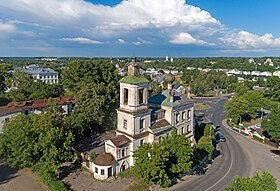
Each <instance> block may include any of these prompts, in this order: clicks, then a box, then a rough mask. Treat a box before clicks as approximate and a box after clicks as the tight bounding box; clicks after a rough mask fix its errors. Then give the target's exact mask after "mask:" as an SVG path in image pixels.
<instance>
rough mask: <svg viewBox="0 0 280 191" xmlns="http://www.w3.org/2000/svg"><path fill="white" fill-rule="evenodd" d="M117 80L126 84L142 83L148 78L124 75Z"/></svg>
mask: <svg viewBox="0 0 280 191" xmlns="http://www.w3.org/2000/svg"><path fill="white" fill-rule="evenodd" d="M119 82H120V83H126V84H143V83H149V80H148V79H146V78H145V77H144V76H125V77H123V78H122V79H121V80H120V81H119Z"/></svg>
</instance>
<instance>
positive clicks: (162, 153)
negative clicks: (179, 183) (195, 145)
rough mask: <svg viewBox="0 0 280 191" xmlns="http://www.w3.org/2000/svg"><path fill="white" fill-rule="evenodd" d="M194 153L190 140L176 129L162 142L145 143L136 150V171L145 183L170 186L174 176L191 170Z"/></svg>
mask: <svg viewBox="0 0 280 191" xmlns="http://www.w3.org/2000/svg"><path fill="white" fill-rule="evenodd" d="M192 155H193V151H192V148H191V144H190V141H189V140H187V139H186V137H185V136H183V135H178V134H176V132H175V131H174V132H172V134H171V135H169V136H167V137H165V138H162V139H161V141H160V142H158V143H153V144H147V143H145V144H143V145H141V146H140V147H139V148H138V149H137V150H136V151H135V153H134V157H135V159H136V162H135V166H134V173H135V175H136V176H137V177H138V178H139V179H140V180H142V181H143V182H145V183H150V182H154V183H156V184H158V185H159V186H161V187H168V186H170V185H171V184H172V183H173V178H174V177H176V176H178V175H179V174H180V173H183V172H187V171H189V170H190V168H191V165H192Z"/></svg>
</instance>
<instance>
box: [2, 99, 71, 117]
mask: <svg viewBox="0 0 280 191" xmlns="http://www.w3.org/2000/svg"><path fill="white" fill-rule="evenodd" d="M52 99H54V100H57V101H58V105H66V104H68V103H70V102H73V101H75V100H76V99H75V98H74V97H71V96H68V97H58V98H52ZM47 106H48V99H40V100H31V101H21V102H10V103H9V104H8V105H6V106H2V107H0V116H4V115H8V114H12V113H18V112H21V111H23V110H27V109H42V108H45V107H47Z"/></svg>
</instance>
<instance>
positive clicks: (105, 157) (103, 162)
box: [94, 153, 116, 166]
mask: <svg viewBox="0 0 280 191" xmlns="http://www.w3.org/2000/svg"><path fill="white" fill-rule="evenodd" d="M115 161H116V160H115V157H114V156H113V155H112V154H110V153H102V154H99V155H98V156H97V157H96V159H95V161H94V163H95V164H97V165H99V166H109V165H111V164H113V163H114V162H115Z"/></svg>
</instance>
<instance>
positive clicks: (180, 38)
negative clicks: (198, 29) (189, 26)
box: [170, 33, 212, 45]
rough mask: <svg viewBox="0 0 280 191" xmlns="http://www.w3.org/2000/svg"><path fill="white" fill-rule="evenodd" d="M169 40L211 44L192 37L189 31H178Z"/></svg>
mask: <svg viewBox="0 0 280 191" xmlns="http://www.w3.org/2000/svg"><path fill="white" fill-rule="evenodd" d="M170 42H171V43H173V44H195V45H212V44H211V43H208V42H205V41H203V40H200V39H196V38H194V37H193V36H192V35H191V34H189V33H180V34H178V35H175V36H174V38H173V39H172V40H170Z"/></svg>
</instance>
